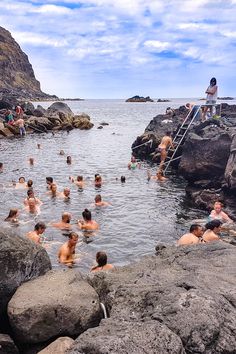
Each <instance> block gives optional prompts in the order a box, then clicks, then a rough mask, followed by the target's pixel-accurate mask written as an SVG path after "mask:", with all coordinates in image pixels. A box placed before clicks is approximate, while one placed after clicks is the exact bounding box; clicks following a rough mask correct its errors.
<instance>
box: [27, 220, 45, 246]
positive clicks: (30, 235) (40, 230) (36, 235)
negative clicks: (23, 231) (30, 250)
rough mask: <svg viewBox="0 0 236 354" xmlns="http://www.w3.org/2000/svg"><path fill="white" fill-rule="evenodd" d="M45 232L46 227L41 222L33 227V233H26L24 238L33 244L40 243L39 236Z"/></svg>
mask: <svg viewBox="0 0 236 354" xmlns="http://www.w3.org/2000/svg"><path fill="white" fill-rule="evenodd" d="M45 230H46V225H45V224H44V223H43V222H38V223H37V224H36V225H35V227H34V231H30V232H28V233H27V235H26V236H27V237H28V238H29V239H30V240H32V241H33V242H35V243H41V242H42V238H41V235H42V234H43V233H44V231H45Z"/></svg>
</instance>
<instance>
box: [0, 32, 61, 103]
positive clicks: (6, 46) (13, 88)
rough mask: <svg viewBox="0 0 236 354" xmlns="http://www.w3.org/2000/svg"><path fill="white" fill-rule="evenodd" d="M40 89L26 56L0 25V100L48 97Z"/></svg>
mask: <svg viewBox="0 0 236 354" xmlns="http://www.w3.org/2000/svg"><path fill="white" fill-rule="evenodd" d="M49 97H54V98H57V97H56V96H50V95H47V94H45V93H44V92H42V91H41V88H40V83H39V81H38V80H36V78H35V75H34V71H33V68H32V65H31V64H30V62H29V59H28V56H27V55H26V54H25V53H24V52H23V51H22V49H21V48H20V46H19V45H18V44H17V42H16V41H15V40H14V38H13V37H12V36H11V33H10V32H9V31H7V30H6V29H4V28H3V27H0V100H1V99H3V100H6V99H7V100H9V101H10V102H11V101H13V102H14V101H15V100H16V99H33V98H40V99H44V98H49Z"/></svg>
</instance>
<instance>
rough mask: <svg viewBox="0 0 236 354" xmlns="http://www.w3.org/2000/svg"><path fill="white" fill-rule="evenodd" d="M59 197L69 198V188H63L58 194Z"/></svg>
mask: <svg viewBox="0 0 236 354" xmlns="http://www.w3.org/2000/svg"><path fill="white" fill-rule="evenodd" d="M59 197H61V198H64V199H65V200H69V199H70V188H68V187H66V188H64V190H63V192H62V193H60V194H59Z"/></svg>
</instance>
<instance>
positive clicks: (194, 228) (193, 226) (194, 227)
mask: <svg viewBox="0 0 236 354" xmlns="http://www.w3.org/2000/svg"><path fill="white" fill-rule="evenodd" d="M199 227H202V226H201V225H199V224H192V225H191V226H190V229H189V232H193V231H195V230H197V229H198V228H199Z"/></svg>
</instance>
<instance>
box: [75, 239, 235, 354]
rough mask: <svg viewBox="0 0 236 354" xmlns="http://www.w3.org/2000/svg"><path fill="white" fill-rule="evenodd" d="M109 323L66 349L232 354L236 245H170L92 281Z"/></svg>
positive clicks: (125, 353)
mask: <svg viewBox="0 0 236 354" xmlns="http://www.w3.org/2000/svg"><path fill="white" fill-rule="evenodd" d="M90 282H91V284H92V285H93V287H94V288H95V289H96V290H97V292H98V293H99V296H100V299H101V301H103V302H104V303H105V305H106V307H107V309H108V311H109V315H110V318H109V319H108V320H103V321H102V322H101V324H100V326H99V327H98V328H94V329H90V330H88V331H87V332H85V333H84V334H82V335H81V336H80V337H79V338H78V339H77V340H76V342H75V344H74V345H73V347H72V349H71V350H69V351H68V353H70V354H75V353H76V352H77V350H78V351H79V352H81V353H83V354H85V353H86V354H92V353H112V354H128V353H137V354H139V353H148V354H156V353H188V354H196V353H203V354H213V353H214V354H223V353H224V354H225V353H227V354H233V353H235V351H236V293H235V284H236V247H235V246H231V245H229V244H226V243H224V242H217V243H211V244H200V245H195V246H189V247H186V246H185V247H178V248H177V247H175V246H173V247H168V248H166V249H162V250H159V251H158V254H157V256H153V257H144V258H142V259H141V260H140V261H139V262H138V263H135V264H133V265H130V266H126V267H122V268H119V269H117V270H116V271H115V272H112V273H107V274H104V273H100V274H95V275H94V276H93V277H91V278H90Z"/></svg>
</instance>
